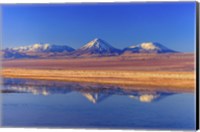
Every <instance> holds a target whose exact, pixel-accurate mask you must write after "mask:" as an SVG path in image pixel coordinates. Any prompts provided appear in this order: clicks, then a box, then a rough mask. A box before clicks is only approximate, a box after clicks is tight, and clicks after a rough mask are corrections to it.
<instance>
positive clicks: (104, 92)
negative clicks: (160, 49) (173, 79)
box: [1, 78, 176, 104]
mask: <svg viewBox="0 0 200 132" xmlns="http://www.w3.org/2000/svg"><path fill="white" fill-rule="evenodd" d="M3 86H4V87H3V89H1V90H6V91H12V92H13V93H32V94H34V95H44V96H48V95H52V94H68V93H70V92H78V93H80V94H82V95H83V96H84V97H86V98H87V99H88V100H89V101H90V102H92V103H94V104H96V103H99V102H101V101H104V100H105V99H107V98H108V97H110V96H114V95H121V96H127V97H129V98H130V99H133V100H138V101H140V102H145V103H150V102H155V101H159V100H160V99H163V98H165V97H167V96H170V95H173V94H176V93H173V92H161V91H138V90H130V89H125V88H123V87H119V86H112V85H102V84H101V85H100V84H88V83H73V82H54V81H41V80H40V81H38V80H28V79H27V80H26V79H10V78H9V79H8V78H4V79H3ZM12 92H7V93H12Z"/></svg>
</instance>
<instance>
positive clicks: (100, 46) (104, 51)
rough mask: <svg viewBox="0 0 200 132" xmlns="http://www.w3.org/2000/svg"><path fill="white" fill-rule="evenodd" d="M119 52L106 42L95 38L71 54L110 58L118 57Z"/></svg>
mask: <svg viewBox="0 0 200 132" xmlns="http://www.w3.org/2000/svg"><path fill="white" fill-rule="evenodd" d="M120 53H121V50H119V49H117V48H114V47H113V46H111V45H110V44H108V43H107V42H106V41H104V40H102V39H99V38H96V39H94V40H92V41H90V42H89V43H87V44H86V45H84V46H83V47H81V48H79V49H77V50H76V51H74V52H73V55H76V56H112V55H119V54H120Z"/></svg>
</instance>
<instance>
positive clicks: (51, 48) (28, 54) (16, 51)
mask: <svg viewBox="0 0 200 132" xmlns="http://www.w3.org/2000/svg"><path fill="white" fill-rule="evenodd" d="M72 51H74V49H73V48H71V47H69V46H66V45H50V44H33V45H29V46H21V47H16V48H7V49H5V50H2V51H1V52H2V54H3V58H6V59H9V58H11V59H17V58H45V57H46V58H47V57H52V56H59V55H63V56H64V55H67V54H69V53H70V52H72Z"/></svg>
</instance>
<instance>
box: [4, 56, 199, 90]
mask: <svg viewBox="0 0 200 132" xmlns="http://www.w3.org/2000/svg"><path fill="white" fill-rule="evenodd" d="M194 59H195V58H194V54H191V53H187V54H186V53H185V54H183V53H177V54H151V55H149V54H135V55H123V56H117V57H99V58H95V57H93V58H89V57H88V58H62V59H61V58H60V59H19V60H17V59H15V60H3V70H2V76H3V77H6V78H28V79H41V80H56V81H72V82H89V83H99V84H111V85H123V86H132V88H133V89H134V87H136V86H137V87H148V88H152V89H157V90H166V89H167V90H177V91H190V92H192V91H194V89H195V79H196V78H195V69H194V62H195V61H194Z"/></svg>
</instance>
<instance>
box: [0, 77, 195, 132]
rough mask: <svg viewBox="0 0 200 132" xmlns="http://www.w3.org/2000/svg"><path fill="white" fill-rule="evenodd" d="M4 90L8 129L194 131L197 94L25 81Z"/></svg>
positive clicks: (15, 81)
mask: <svg viewBox="0 0 200 132" xmlns="http://www.w3.org/2000/svg"><path fill="white" fill-rule="evenodd" d="M108 87H109V88H108ZM3 89H4V90H7V91H9V92H7V93H3V118H2V119H3V126H5V127H59V128H60V127H65V128H121V129H122V128H127V129H164V130H169V129H170V130H171V129H178V130H193V129H195V104H194V94H193V93H172V92H166V91H165V92H163V91H151V90H150V91H136V90H135V91H133V90H122V89H121V88H120V87H113V86H112V87H110V86H103V85H94V84H78V83H64V82H48V81H33V80H24V79H4V85H3Z"/></svg>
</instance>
